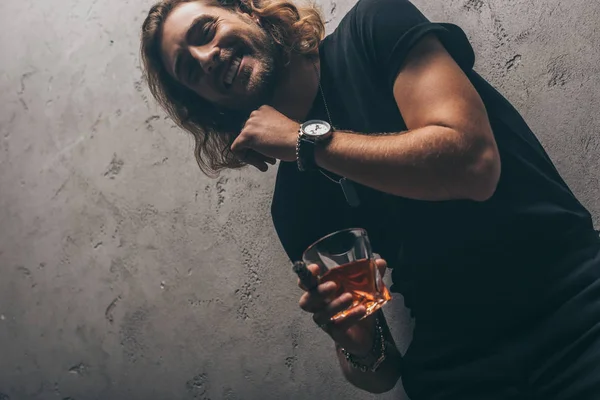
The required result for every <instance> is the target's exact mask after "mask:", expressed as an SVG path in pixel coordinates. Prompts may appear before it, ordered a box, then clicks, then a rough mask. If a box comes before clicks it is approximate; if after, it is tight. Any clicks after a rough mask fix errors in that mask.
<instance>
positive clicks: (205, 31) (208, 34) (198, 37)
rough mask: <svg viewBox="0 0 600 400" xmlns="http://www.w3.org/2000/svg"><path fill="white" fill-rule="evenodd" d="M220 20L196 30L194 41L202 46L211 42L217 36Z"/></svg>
mask: <svg viewBox="0 0 600 400" xmlns="http://www.w3.org/2000/svg"><path fill="white" fill-rule="evenodd" d="M217 25H218V21H214V22H210V23H208V24H205V25H204V26H203V27H201V28H200V29H198V30H196V33H195V35H194V43H193V44H195V45H196V46H201V45H204V44H206V43H209V42H210V41H211V40H213V38H214V37H215V33H216V31H217Z"/></svg>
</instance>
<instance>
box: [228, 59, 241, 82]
mask: <svg viewBox="0 0 600 400" xmlns="http://www.w3.org/2000/svg"><path fill="white" fill-rule="evenodd" d="M241 62H242V58H241V57H236V58H235V60H233V61H232V62H231V67H229V71H227V74H225V83H226V84H228V85H231V83H232V82H233V78H234V77H235V73H236V72H237V70H238V67H239V66H240V63H241Z"/></svg>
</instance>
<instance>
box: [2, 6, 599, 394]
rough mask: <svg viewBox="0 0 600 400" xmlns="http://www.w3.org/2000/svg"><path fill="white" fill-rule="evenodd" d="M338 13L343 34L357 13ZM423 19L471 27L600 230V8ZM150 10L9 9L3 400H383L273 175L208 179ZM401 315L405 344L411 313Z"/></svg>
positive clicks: (482, 58)
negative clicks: (160, 85)
mask: <svg viewBox="0 0 600 400" xmlns="http://www.w3.org/2000/svg"><path fill="white" fill-rule="evenodd" d="M321 4H322V6H323V9H324V11H325V13H326V15H327V18H328V21H329V22H328V27H329V29H331V28H333V27H334V26H335V25H336V23H337V22H338V21H339V19H340V18H341V17H342V15H343V14H344V12H345V11H347V10H348V9H349V8H350V7H351V6H352V4H353V0H342V1H337V2H334V0H323V1H322V3H321ZM416 4H417V5H418V6H419V7H421V8H422V9H423V10H424V11H425V13H426V14H427V15H428V16H429V17H430V18H432V19H434V20H438V21H451V22H455V23H458V24H460V25H461V26H463V27H464V29H465V30H466V32H467V33H468V36H469V37H470V38H471V39H472V41H473V44H474V47H475V48H476V50H477V52H478V55H479V57H478V61H477V69H478V70H479V71H480V72H481V73H482V74H483V75H484V76H485V77H487V78H489V79H490V80H491V81H492V83H494V84H495V85H496V86H497V87H499V88H500V89H501V90H502V91H503V92H504V93H505V94H506V95H507V97H508V98H509V99H510V100H511V101H513V102H514V103H515V104H516V105H517V106H518V108H519V109H520V110H521V111H522V112H523V114H524V115H525V117H526V119H527V120H528V121H529V123H530V124H531V126H532V127H533V128H534V130H535V131H536V132H537V133H538V135H539V137H540V139H541V141H542V142H543V143H544V145H545V146H546V147H547V149H548V150H549V152H550V154H551V156H552V158H553V159H554V161H555V162H556V164H557V166H558V168H559V170H560V171H561V172H562V173H563V175H564V177H565V178H566V180H567V181H568V183H569V184H570V185H571V187H572V188H573V190H574V191H575V192H576V194H577V195H578V196H579V197H580V198H581V200H582V201H583V202H584V203H585V205H586V206H588V207H589V208H590V209H591V210H592V211H593V213H594V216H595V221H596V223H598V222H600V220H599V218H600V196H599V194H600V183H599V179H600V161H599V154H600V140H599V136H600V132H599V131H600V117H599V116H598V115H599V110H600V77H599V73H600V62H599V61H600V46H598V43H600V30H599V29H598V26H599V22H600V3H598V2H597V1H589V0H570V1H568V2H565V1H562V0H515V1H501V0H494V1H491V0H487V1H484V0H450V1H443V2H440V1H431V0H429V1H427V0H417V1H416ZM149 6H150V1H148V0H130V1H121V0H104V1H97V0H61V1H57V0H55V1H32V0H3V1H2V3H1V5H0V26H2V31H3V33H2V35H0V54H2V57H1V59H0V66H1V68H0V99H1V104H2V107H0V399H1V400H7V399H11V400H28V399H62V400H67V399H71V400H87V399H107V400H108V399H127V400H135V399H143V400H148V399H169V400H170V399H203V400H207V399H213V400H215V399H228V400H233V399H263V398H264V399H282V398H286V399H309V398H314V399H340V398H344V397H347V398H352V399H369V398H374V396H370V395H367V394H364V393H361V392H359V391H358V390H355V389H353V388H352V387H351V386H350V385H348V384H346V383H345V382H344V380H343V378H342V376H341V374H340V372H339V371H338V369H337V366H336V363H335V360H334V359H333V357H332V344H331V343H330V341H329V340H328V339H327V338H326V337H325V335H324V334H323V333H322V332H320V331H319V330H318V329H317V328H316V327H315V326H314V325H313V323H312V321H311V319H310V317H309V316H308V315H305V314H303V313H302V312H301V311H300V310H299V309H298V307H297V300H298V297H299V295H300V292H299V290H298V289H297V287H296V284H295V279H294V276H293V275H292V273H291V271H290V265H289V263H288V261H287V260H286V257H285V255H284V253H283V251H282V249H281V247H280V245H279V244H278V241H277V239H276V235H275V233H274V231H273V228H272V226H271V222H270V218H269V215H268V207H269V201H270V194H271V187H272V184H273V178H274V172H269V173H266V174H260V173H257V172H253V171H250V170H248V171H241V172H232V173H225V174H223V176H222V177H221V178H219V179H218V180H210V179H207V178H205V177H203V176H202V175H201V174H200V173H199V171H198V170H197V168H196V166H195V164H194V160H193V158H192V152H191V151H192V142H191V140H190V139H189V137H187V136H186V134H184V133H182V132H180V131H178V130H177V129H175V128H174V127H173V125H172V123H171V122H170V121H169V120H167V119H165V117H164V114H163V113H162V112H160V111H159V110H157V108H156V107H155V105H154V103H153V102H152V100H151V99H150V98H149V94H148V92H147V91H146V89H145V88H144V85H143V83H142V80H141V72H140V69H139V61H138V56H137V49H138V31H139V27H140V24H141V21H142V20H143V17H144V15H145V13H146V12H147V10H148V8H149ZM387 308H388V314H389V315H391V316H393V322H392V328H393V330H394V333H395V335H396V337H397V338H398V340H399V342H400V343H401V344H402V346H403V347H405V346H406V345H407V343H408V341H409V340H410V332H411V326H410V321H409V320H408V319H407V317H406V312H405V310H404V309H403V306H402V298H401V297H396V298H395V299H394V301H393V303H392V304H390V305H389V306H387ZM399 386H400V385H399ZM402 393H403V392H402V388H401V387H398V389H397V390H396V391H395V392H394V393H390V394H386V395H384V396H380V398H381V399H398V398H403V394H402Z"/></svg>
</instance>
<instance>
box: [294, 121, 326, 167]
mask: <svg viewBox="0 0 600 400" xmlns="http://www.w3.org/2000/svg"><path fill="white" fill-rule="evenodd" d="M332 134H333V129H332V128H331V125H330V124H329V123H328V122H326V121H322V120H318V119H313V120H310V121H306V122H305V123H303V124H302V125H300V129H299V130H298V142H297V144H296V162H297V163H298V169H299V170H300V171H311V170H315V169H317V163H316V162H315V148H316V147H317V146H318V145H322V144H323V143H326V142H327V141H329V139H331V136H332Z"/></svg>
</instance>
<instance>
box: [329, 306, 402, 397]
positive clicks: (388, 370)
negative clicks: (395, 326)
mask: <svg viewBox="0 0 600 400" xmlns="http://www.w3.org/2000/svg"><path fill="white" fill-rule="evenodd" d="M379 318H380V321H381V322H382V325H383V333H384V336H385V341H386V349H387V350H386V358H385V360H384V362H383V363H382V364H381V365H380V366H379V368H378V369H377V371H376V372H371V371H367V372H362V371H360V370H358V369H356V368H354V367H352V366H351V365H350V363H349V362H348V361H347V360H346V357H344V354H343V353H342V351H341V346H340V345H339V344H336V345H335V349H336V354H337V356H338V360H339V363H340V366H341V368H342V372H343V373H344V376H345V377H346V379H347V380H348V382H350V383H351V384H353V385H354V386H356V387H357V388H359V389H362V390H366V391H368V392H371V393H384V392H387V391H390V390H392V389H393V388H394V386H396V383H397V382H398V379H400V376H401V363H402V356H401V354H400V352H399V351H398V349H397V347H396V343H395V342H394V338H393V337H392V335H391V332H390V330H389V327H388V325H387V323H386V322H385V317H384V316H383V312H381V311H380V312H379ZM369 322H370V323H371V325H372V326H371V327H370V329H371V331H373V330H374V323H373V321H369ZM372 341H373V339H371V342H372Z"/></svg>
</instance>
